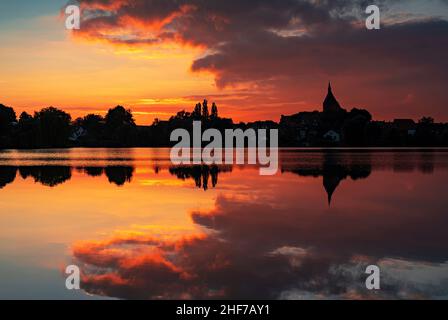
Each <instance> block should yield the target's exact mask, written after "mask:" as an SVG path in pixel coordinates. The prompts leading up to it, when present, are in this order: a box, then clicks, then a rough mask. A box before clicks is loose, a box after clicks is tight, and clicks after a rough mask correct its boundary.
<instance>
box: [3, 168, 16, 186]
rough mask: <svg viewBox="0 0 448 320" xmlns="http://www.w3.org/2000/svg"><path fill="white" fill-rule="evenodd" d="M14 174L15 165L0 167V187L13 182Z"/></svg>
mask: <svg viewBox="0 0 448 320" xmlns="http://www.w3.org/2000/svg"><path fill="white" fill-rule="evenodd" d="M16 174H17V168H16V167H11V166H6V167H3V166H2V167H0V189H2V188H4V187H5V186H6V185H7V184H9V183H12V182H14V180H15V178H16Z"/></svg>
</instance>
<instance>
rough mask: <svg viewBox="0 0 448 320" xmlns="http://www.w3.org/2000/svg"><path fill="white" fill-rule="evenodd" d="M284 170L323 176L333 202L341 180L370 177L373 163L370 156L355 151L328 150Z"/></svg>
mask: <svg viewBox="0 0 448 320" xmlns="http://www.w3.org/2000/svg"><path fill="white" fill-rule="evenodd" d="M282 170H283V171H288V172H292V173H295V174H298V175H300V176H304V177H308V176H312V177H323V186H324V188H325V191H326V192H327V195H328V203H329V204H331V200H332V198H333V194H334V193H335V191H336V189H337V188H338V186H339V184H340V183H341V181H343V180H345V179H347V178H349V177H350V178H351V179H352V180H358V179H365V178H368V177H369V176H370V174H371V172H372V163H371V159H370V157H369V156H363V157H357V156H356V154H353V153H336V152H327V153H323V154H322V156H320V157H317V158H314V159H313V161H309V162H307V163H297V164H294V165H292V166H288V167H287V168H282Z"/></svg>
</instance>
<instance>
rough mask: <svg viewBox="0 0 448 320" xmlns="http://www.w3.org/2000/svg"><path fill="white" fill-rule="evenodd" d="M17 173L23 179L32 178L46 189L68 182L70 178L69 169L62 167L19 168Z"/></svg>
mask: <svg viewBox="0 0 448 320" xmlns="http://www.w3.org/2000/svg"><path fill="white" fill-rule="evenodd" d="M19 172H20V175H21V177H22V178H23V179H26V178H28V177H33V178H34V181H35V182H39V183H41V184H42V185H44V186H48V187H55V186H57V185H59V184H62V183H64V182H66V181H68V180H70V179H71V177H72V169H71V167H63V166H29V167H19Z"/></svg>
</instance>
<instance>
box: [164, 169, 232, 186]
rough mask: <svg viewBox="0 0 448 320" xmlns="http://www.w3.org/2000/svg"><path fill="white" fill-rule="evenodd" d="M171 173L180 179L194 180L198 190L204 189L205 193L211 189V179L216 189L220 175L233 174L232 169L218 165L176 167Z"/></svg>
mask: <svg viewBox="0 0 448 320" xmlns="http://www.w3.org/2000/svg"><path fill="white" fill-rule="evenodd" d="M169 171H170V173H171V174H172V175H174V176H176V177H177V178H178V179H181V180H187V179H193V180H194V182H195V185H196V187H197V188H203V189H204V190H205V191H207V190H208V189H209V187H210V185H209V180H210V179H211V186H212V188H215V187H216V185H217V184H218V176H219V173H221V172H231V171H232V167H231V166H217V165H211V166H208V165H195V166H176V167H171V168H170V169H169Z"/></svg>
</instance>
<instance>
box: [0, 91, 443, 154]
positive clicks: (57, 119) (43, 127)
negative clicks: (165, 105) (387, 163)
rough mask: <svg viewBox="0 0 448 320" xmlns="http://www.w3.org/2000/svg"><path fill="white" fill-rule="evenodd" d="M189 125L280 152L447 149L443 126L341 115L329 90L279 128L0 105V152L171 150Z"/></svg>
mask: <svg viewBox="0 0 448 320" xmlns="http://www.w3.org/2000/svg"><path fill="white" fill-rule="evenodd" d="M193 121H201V123H202V130H206V129H208V128H214V129H218V130H220V131H221V132H224V131H225V130H226V129H242V130H247V129H255V130H257V129H278V130H279V137H280V141H279V144H280V146H281V147H441V146H448V124H441V123H435V121H434V119H432V118H431V117H424V118H422V119H421V120H420V121H418V122H417V123H416V122H414V121H413V120H410V119H396V120H394V121H393V122H385V121H374V120H373V118H372V115H371V114H370V113H369V112H368V111H367V110H363V109H357V108H354V109H352V110H351V111H346V110H345V109H343V108H342V107H340V105H339V103H338V102H337V100H336V99H335V98H334V96H333V94H332V91H331V87H330V88H329V96H327V98H326V100H325V102H324V110H323V111H322V112H320V111H314V112H301V113H298V114H295V115H292V116H282V118H281V120H280V122H279V123H276V122H274V121H256V122H252V123H234V121H233V120H232V119H226V118H222V117H220V116H219V113H218V107H217V105H216V104H215V103H212V104H211V106H209V104H208V102H207V100H204V102H203V103H202V104H201V103H198V104H197V105H196V106H195V107H194V109H193V110H192V111H191V112H187V111H185V110H184V111H180V112H178V113H177V114H176V115H174V116H172V117H171V118H170V119H169V120H167V121H161V120H158V119H156V120H155V121H154V123H153V124H152V125H150V126H138V125H136V123H135V121H134V117H133V115H132V111H131V110H129V109H126V108H124V107H122V106H117V107H115V108H113V109H110V110H109V111H108V112H107V114H106V116H105V117H103V116H101V115H97V114H88V115H86V116H85V117H83V118H78V119H74V120H73V119H72V117H71V116H70V114H68V113H66V112H64V111H62V110H59V109H57V108H53V107H49V108H45V109H42V110H41V111H39V112H35V113H34V115H30V114H28V113H26V112H23V113H22V114H20V116H19V117H18V118H17V115H16V113H15V111H14V109H13V108H10V107H6V106H4V105H1V104H0V148H2V149H6V148H10V149H34V148H66V147H171V146H173V145H174V143H173V142H171V141H170V135H171V132H172V131H173V130H175V129H178V128H183V129H186V130H188V131H190V132H192V126H193Z"/></svg>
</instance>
